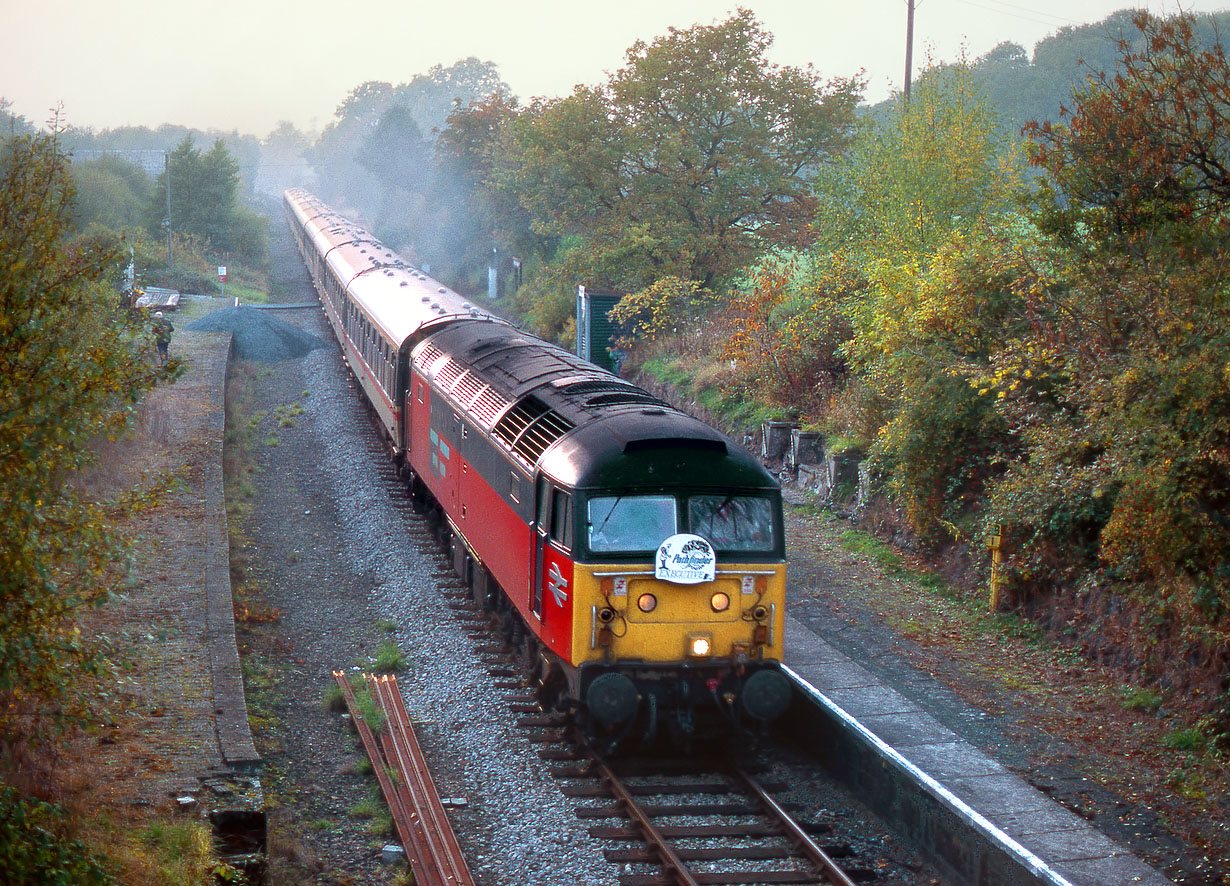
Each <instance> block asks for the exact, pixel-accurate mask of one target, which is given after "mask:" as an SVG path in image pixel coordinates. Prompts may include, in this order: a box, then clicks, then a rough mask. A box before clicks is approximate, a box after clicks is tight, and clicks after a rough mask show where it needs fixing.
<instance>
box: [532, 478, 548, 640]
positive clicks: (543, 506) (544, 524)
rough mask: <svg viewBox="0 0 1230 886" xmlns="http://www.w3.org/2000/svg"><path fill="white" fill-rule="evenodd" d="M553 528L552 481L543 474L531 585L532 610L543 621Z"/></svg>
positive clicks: (538, 491)
mask: <svg viewBox="0 0 1230 886" xmlns="http://www.w3.org/2000/svg"><path fill="white" fill-rule="evenodd" d="M550 529H551V482H550V481H549V480H548V479H547V478H546V477H543V476H541V475H539V477H538V484H537V486H535V488H534V558H533V562H534V570H533V578H532V579H531V585H530V611H532V612H533V613H534V615H535V616H536V617H537V618H538V620H539V621H542V595H543V579H542V569H543V567H542V561H543V555H544V553H545V551H546V547H547V533H548V532H549V531H550Z"/></svg>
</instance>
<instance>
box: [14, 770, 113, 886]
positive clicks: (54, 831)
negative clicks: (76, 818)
mask: <svg viewBox="0 0 1230 886" xmlns="http://www.w3.org/2000/svg"><path fill="white" fill-rule="evenodd" d="M63 820H64V813H63V810H61V809H60V808H59V807H58V806H53V805H51V804H49V803H42V802H38V801H33V800H23V799H21V798H20V797H18V796H17V792H16V791H15V790H13V789H12V788H7V787H5V788H0V870H2V871H4V882H5V883H7V884H9V886H47V884H56V883H63V884H73V886H94V884H97V886H104V884H111V883H114V882H115V881H114V880H113V879H112V878H111V877H110V876H108V875H107V873H106V872H105V871H103V869H102V868H101V867H99V865H98V863H97V862H96V861H95V860H94V859H93V858H92V857H91V856H90V854H89V852H88V851H87V850H86V848H85V846H83V845H82V844H81V843H79V842H78V841H76V840H70V839H68V838H67V837H66V836H65V834H64V833H63Z"/></svg>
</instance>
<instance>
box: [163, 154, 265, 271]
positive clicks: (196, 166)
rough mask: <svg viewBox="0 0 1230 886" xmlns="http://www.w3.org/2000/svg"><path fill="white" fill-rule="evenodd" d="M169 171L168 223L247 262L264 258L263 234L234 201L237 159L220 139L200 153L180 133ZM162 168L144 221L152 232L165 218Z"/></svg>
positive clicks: (236, 197)
mask: <svg viewBox="0 0 1230 886" xmlns="http://www.w3.org/2000/svg"><path fill="white" fill-rule="evenodd" d="M167 170H169V172H170V176H171V218H170V223H171V229H172V230H173V231H175V232H177V233H180V234H189V235H193V236H197V237H200V238H201V239H202V240H204V241H205V243H206V245H207V248H208V249H210V250H211V251H214V252H234V253H236V254H237V255H238V256H239V257H240V258H242V259H244V260H246V261H247V263H248V264H250V265H253V266H258V265H261V264H263V262H264V260H265V255H266V249H267V240H266V234H265V232H264V227H263V225H260V224H259V223H258V222H257V220H256V217H255V215H254V213H252V212H250V211H248V210H245V209H244V208H243V207H242V206H241V204H240V203H239V186H240V177H239V164H238V163H237V162H236V161H235V159H234V158H233V157H232V156H231V155H230V153H229V152H228V151H227V149H226V145H225V144H224V143H223V141H222V139H217V140H215V141H214V144H213V147H212V148H210V149H209V150H208V151H207V152H204V153H202V152H201V150H200V149H199V148H197V147H196V146H195V144H194V143H193V139H192V136H190V135H189V136H185V137H184V140H183V141H181V142H180V143H179V144H178V145H177V146H176V147H175V149H174V150H173V151H171V153H170V155H169V156H168V158H167ZM167 170H164V171H163V172H160V173H159V174H158V177H157V179H156V180H155V189H154V192H153V195H152V196H151V199H150V202H149V204H148V206H149V209H148V214H147V216H146V218H147V226H148V228H149V230H150V231H151V233H155V234H156V233H157V232H158V231H159V230H160V229H161V227H162V224H163V221H164V219H166V214H167V213H166V209H167V207H166V188H167Z"/></svg>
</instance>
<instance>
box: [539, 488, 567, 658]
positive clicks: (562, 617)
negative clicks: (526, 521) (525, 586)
mask: <svg viewBox="0 0 1230 886" xmlns="http://www.w3.org/2000/svg"><path fill="white" fill-rule="evenodd" d="M534 491H535V495H534V502H535V505H534V511H535V519H534V585H533V587H532V588H531V590H530V610H531V611H532V612H533V614H534V616H535V617H536V618H537V619H538V621H539V622H540V623H541V625H542V628H541V631H542V639H543V641H544V642H545V643H546V644H547V646H548V647H549V648H551V649H552V650H554V651H555V652H557V653H558V654H560V655H563V656H564V657H565V658H567V656H568V654H569V652H570V651H571V644H572V607H573V588H572V581H573V562H572V535H573V530H572V523H573V518H572V495H571V494H570V493H568V492H567V491H566V490H563V489H559V488H558V487H556V486H555V485H554V484H553V483H551V481H550V480H548V479H546V478H544V477H539V478H538V482H537V485H536V486H535V490H534Z"/></svg>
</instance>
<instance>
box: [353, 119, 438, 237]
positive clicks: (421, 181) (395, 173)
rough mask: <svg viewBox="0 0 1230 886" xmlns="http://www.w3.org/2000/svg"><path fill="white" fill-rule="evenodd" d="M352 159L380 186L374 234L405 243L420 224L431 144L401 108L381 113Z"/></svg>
mask: <svg viewBox="0 0 1230 886" xmlns="http://www.w3.org/2000/svg"><path fill="white" fill-rule="evenodd" d="M356 159H357V160H358V161H359V164H360V165H361V166H362V167H363V168H364V169H366V170H367V171H368V172H370V173H371V174H372V175H373V176H374V177H375V179H376V181H377V182H379V183H380V188H381V192H382V194H383V198H382V200H381V203H380V207H379V209H378V210H377V214H376V216H375V219H374V221H373V224H372V227H373V229H374V231H375V233H376V234H377V236H380V237H382V238H384V239H386V240H388V241H389V242H391V243H395V244H398V245H401V244H404V243H407V242H409V241H410V240H411V230H412V228H413V227H414V226H415V225H416V223H418V224H422V223H423V216H424V215H425V206H424V197H425V193H426V189H427V184H428V181H429V179H430V177H431V145H430V144H429V143H428V142H427V141H426V140H424V138H423V134H422V132H421V131H420V130H419V127H418V124H417V123H415V122H414V117H412V116H411V114H410V111H409V110H408V109H406V108H405V107H403V106H401V105H393V106H392V107H391V108H389V109H388V110H387V111H385V112H384V114H383V115H382V116H381V117H380V121H379V122H378V123H377V124H376V128H375V129H374V130H372V132H371V134H370V135H369V136H368V137H367V138H366V140H364V142H363V144H362V146H361V147H360V148H359V153H358V155H357V157H356Z"/></svg>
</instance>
